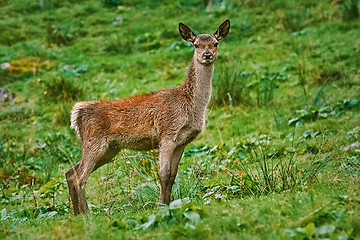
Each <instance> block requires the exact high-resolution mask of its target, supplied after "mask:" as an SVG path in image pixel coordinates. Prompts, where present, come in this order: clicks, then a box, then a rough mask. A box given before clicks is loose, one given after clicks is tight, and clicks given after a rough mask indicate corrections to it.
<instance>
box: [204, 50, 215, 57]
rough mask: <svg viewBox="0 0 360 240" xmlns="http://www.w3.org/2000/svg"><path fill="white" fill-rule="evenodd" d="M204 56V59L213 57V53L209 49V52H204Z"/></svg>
mask: <svg viewBox="0 0 360 240" xmlns="http://www.w3.org/2000/svg"><path fill="white" fill-rule="evenodd" d="M203 58H204V59H212V58H213V55H212V53H211V52H209V51H207V52H204V54H203Z"/></svg>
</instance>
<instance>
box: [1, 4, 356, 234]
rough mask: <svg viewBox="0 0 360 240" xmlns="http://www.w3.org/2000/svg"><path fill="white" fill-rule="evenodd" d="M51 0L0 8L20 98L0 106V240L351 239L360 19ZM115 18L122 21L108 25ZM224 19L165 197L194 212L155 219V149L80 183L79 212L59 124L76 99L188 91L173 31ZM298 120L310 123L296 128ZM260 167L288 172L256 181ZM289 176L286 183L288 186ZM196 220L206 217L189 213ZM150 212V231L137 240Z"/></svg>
mask: <svg viewBox="0 0 360 240" xmlns="http://www.w3.org/2000/svg"><path fill="white" fill-rule="evenodd" d="M44 2H45V5H44V6H43V7H40V6H39V3H38V1H32V2H31V3H27V2H25V1H23V0H15V1H3V2H1V3H0V15H1V16H6V17H4V18H2V19H1V20H0V27H1V29H3V30H2V31H1V32H0V63H3V62H10V63H11V64H12V65H13V66H16V65H17V66H18V70H17V72H16V73H7V72H6V71H5V70H0V71H1V72H0V86H5V87H7V88H9V89H10V90H11V91H12V92H14V93H15V94H16V106H2V107H0V109H1V113H0V120H1V123H0V139H1V140H0V147H1V148H2V149H3V151H2V152H1V153H0V154H1V155H0V157H1V160H0V161H1V162H0V164H1V171H0V179H1V188H2V201H1V203H0V209H6V214H5V210H3V211H2V215H1V216H2V218H3V220H2V221H1V222H0V224H1V225H0V236H1V237H5V238H9V239H14V238H22V239H23V238H44V239H45V238H46V239H49V238H56V239H57V238H75V239H78V238H93V239H98V238H100V237H101V238H160V237H162V236H164V235H165V236H167V237H172V238H181V237H182V238H188V237H190V238H210V239H218V238H224V239H226V238H229V239H232V238H249V239H258V238H264V239H269V238H270V237H271V238H280V237H283V238H291V237H293V238H297V239H303V238H311V237H330V236H331V237H332V238H333V239H336V238H335V237H339V238H341V237H343V238H345V239H346V238H350V239H351V238H355V237H356V236H359V231H360V226H359V222H360V221H359V220H360V217H359V212H360V211H359V210H360V209H359V208H360V204H359V185H358V176H359V174H358V172H359V157H360V156H359V153H358V151H356V148H354V149H350V150H349V151H343V150H342V149H343V147H345V146H349V145H350V144H352V143H354V142H356V141H358V140H359V135H360V130H356V127H359V119H360V113H359V104H358V103H356V102H346V104H343V103H344V100H349V99H357V100H359V99H360V96H359V90H360V89H359V66H360V58H359V56H360V42H359V38H358V33H357V32H358V29H359V27H360V23H359V18H357V19H356V18H355V19H351V16H352V15H351V12H349V11H347V10H346V5H344V4H343V5H340V4H337V3H335V2H332V3H330V1H322V2H320V3H312V2H310V1H305V0H304V1H296V2H295V1H280V0H279V1H269V2H267V1H265V2H264V1H256V0H254V1H246V2H245V3H237V1H227V2H226V4H225V5H221V2H220V1H214V5H213V6H212V7H208V8H206V6H205V5H204V3H203V2H202V1H201V2H195V3H194V2H193V3H188V2H187V1H179V2H173V1H169V2H164V3H160V2H156V1H151V3H142V2H141V1H139V3H138V2H136V1H124V2H123V3H122V4H121V6H122V7H116V6H111V5H104V4H103V3H101V1H83V2H77V1H55V0H54V1H44ZM109 2H111V1H109ZM114 2H115V1H114ZM349 2H351V1H348V2H347V3H349ZM355 2H356V1H355ZM117 16H120V17H121V18H122V19H123V23H121V24H119V25H114V24H112V22H113V21H114V19H115V18H116V17H117ZM226 18H230V19H231V23H232V28H231V32H230V34H229V37H228V38H227V39H226V40H224V41H223V42H222V43H221V45H220V47H219V51H220V53H219V55H220V56H219V59H218V61H217V64H216V70H215V71H216V72H215V76H214V101H213V102H212V104H211V107H210V111H209V117H208V126H207V129H206V130H205V132H204V133H202V134H201V135H200V136H199V137H198V138H197V140H195V141H194V142H193V143H192V144H191V146H189V147H188V148H187V152H186V154H185V157H184V158H183V159H182V162H181V164H180V169H179V175H178V178H177V180H176V184H175V186H174V189H173V198H174V199H180V198H185V197H188V198H190V199H191V202H190V203H187V204H183V205H182V207H179V208H178V207H174V209H170V210H159V209H158V208H157V206H156V202H157V197H158V192H159V189H158V178H157V176H156V171H157V163H156V156H157V153H156V152H155V153H147V154H145V153H142V154H139V153H136V152H130V151H126V152H124V153H121V154H120V155H119V157H117V159H116V161H115V162H114V163H113V164H109V165H108V166H105V167H103V168H102V169H100V170H99V171H97V172H95V173H94V174H93V175H92V177H91V178H90V179H89V182H88V187H87V195H88V198H89V200H90V203H91V204H92V205H93V213H92V214H91V215H90V216H89V217H77V218H75V217H73V216H72V215H71V209H70V208H69V207H68V206H69V203H68V198H67V189H66V186H65V184H64V177H63V172H64V170H65V169H67V168H69V167H70V166H71V165H72V164H74V163H75V162H76V161H78V160H79V157H80V151H79V147H78V145H77V142H76V139H75V137H74V134H73V132H72V131H71V130H70V129H69V128H68V126H69V122H68V121H69V120H68V119H69V111H70V109H71V107H72V105H73V103H74V102H76V101H80V100H89V99H99V98H118V97H124V96H128V95H131V94H136V93H141V92H148V91H154V90H158V89H161V88H164V87H171V86H174V85H178V84H181V82H182V81H183V78H184V75H185V71H186V67H187V65H188V63H189V62H190V59H191V56H192V49H191V47H190V46H188V45H187V44H186V43H184V42H183V41H182V39H181V38H180V37H179V35H178V33H177V24H178V22H180V21H182V22H184V23H186V24H188V25H190V26H191V27H193V29H194V31H195V32H197V33H199V32H204V31H205V32H208V31H211V32H212V31H214V30H215V29H216V27H217V26H218V25H219V24H220V23H221V22H222V21H223V20H224V19H226ZM349 18H350V19H349ZM15 60H16V61H18V62H14V61H15ZM34 64H36V71H35V72H34V71H33V69H34ZM29 66H30V67H29ZM234 74H235V76H236V77H235V78H234V79H235V80H236V82H235V85H233V86H232V87H230V89H229V90H228V91H227V92H225V95H224V94H223V93H222V92H223V91H222V90H223V89H225V87H226V86H229V83H226V81H227V80H228V79H231V76H233V75H234ZM244 76H245V77H244ZM246 76H248V77H246ZM271 76H280V77H279V78H273V79H272V78H271ZM271 79H272V80H271ZM271 84H274V85H271ZM236 93H241V94H239V96H236ZM229 95H230V96H231V97H232V99H233V102H229V101H228V100H229ZM219 99H220V100H219ZM222 102H225V105H226V106H222V105H221V103H222ZM231 103H238V104H236V106H232V104H231ZM341 104H342V105H341ZM310 106H312V107H310ZM325 107H327V109H329V110H326V109H325ZM301 109H302V110H306V111H307V114H303V115H301V113H295V110H301ZM314 109H317V110H318V112H315V113H314V114H312V115H311V110H314ZM324 109H325V110H324ZM319 111H320V112H321V111H322V112H321V113H322V115H319ZM302 113H304V111H302ZM324 114H327V115H328V116H325V115H324ZM321 116H323V117H321ZM295 117H298V118H299V119H298V120H299V122H301V121H302V120H304V124H298V125H297V126H296V127H295V128H294V126H289V125H288V120H290V119H293V118H295ZM354 129H355V130H354ZM307 130H309V131H308V132H306V131H307ZM351 131H352V132H353V133H349V132H351ZM311 133H313V135H312V136H311ZM206 145H208V146H210V147H206ZM213 147H214V148H213ZM357 148H358V147H357ZM210 149H212V150H210ZM293 154H295V155H293ZM293 156H294V157H293ZM292 157H293V159H294V162H292V163H291V164H290V163H289V161H290V160H289V159H292ZM263 158H264V159H265V160H266V162H267V166H268V167H270V168H271V167H272V166H274V165H271V164H274V163H279V162H280V163H281V164H284V165H281V164H279V165H275V166H277V167H275V168H273V171H269V172H266V171H265V172H264V171H262V170H261V166H262V167H264V165H262V164H263ZM286 164H288V165H286ZM322 164H323V165H322ZM279 166H284V167H283V168H281V167H279ZM292 166H294V167H293V168H292ZM318 166H321V167H318ZM287 167H289V168H287ZM295 167H296V168H295ZM317 167H318V168H317ZM281 169H282V170H284V169H288V171H287V172H285V173H284V172H283V173H281V171H280V170H281ZM289 169H290V170H289ZM266 174H270V176H272V177H273V178H274V179H273V180H271V179H270V180H269V179H268V180H269V181H266V180H265V175H266ZM249 176H253V177H254V176H255V178H256V179H257V181H255V182H251V181H249ZM256 176H258V177H256ZM284 176H285V178H286V179H290V180H289V183H290V182H291V181H294V182H295V184H292V185H291V184H290V185H287V186H286V187H284V185H282V184H283V183H284V182H282V181H283V179H284V178H283V177H284ZM306 176H308V177H306ZM292 177H293V178H292ZM286 181H287V180H286ZM267 187H269V188H267ZM282 188H284V190H283V189H282ZM231 189H235V190H231ZM259 189H260V190H259ZM210 192H213V193H214V194H213V195H211V196H208V197H204V195H205V194H206V193H210ZM209 195H210V194H209ZM169 212H171V216H168V215H169ZM193 212H195V213H198V214H199V215H200V219H201V220H200V221H199V222H198V221H197V220H196V219H195V220H194V219H191V217H190V218H186V214H188V213H193ZM152 213H155V214H156V216H157V220H156V223H154V224H153V225H151V226H150V227H149V228H148V229H146V230H141V229H140V230H135V229H136V226H135V225H136V224H137V223H140V224H141V223H146V222H147V221H148V220H147V218H148V217H149V216H150V215H151V214H152ZM51 214H55V216H52V215H51ZM195 215H196V214H195ZM187 216H190V215H189V214H188V215H187ZM143 228H144V226H143ZM192 228H194V229H192Z"/></svg>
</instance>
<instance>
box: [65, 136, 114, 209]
mask: <svg viewBox="0 0 360 240" xmlns="http://www.w3.org/2000/svg"><path fill="white" fill-rule="evenodd" d="M92 142H93V144H91V145H85V144H84V145H83V148H82V156H81V160H80V162H78V163H77V164H76V165H75V166H73V167H72V168H70V169H69V170H67V171H66V173H65V176H66V180H67V183H68V186H69V193H70V198H71V201H72V204H73V207H74V213H75V215H78V214H84V213H88V212H89V207H88V205H87V202H86V198H85V186H86V182H87V179H88V177H89V175H90V174H91V173H92V172H93V171H95V170H96V169H98V168H99V167H101V166H102V165H104V164H106V163H108V162H110V161H111V160H112V159H113V157H114V156H115V155H116V154H117V152H118V149H116V148H113V147H109V146H108V145H107V144H104V142H105V141H99V140H97V141H95V140H94V141H92Z"/></svg>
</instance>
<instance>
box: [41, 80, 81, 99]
mask: <svg viewBox="0 0 360 240" xmlns="http://www.w3.org/2000/svg"><path fill="white" fill-rule="evenodd" d="M43 86H44V99H46V100H50V101H54V102H73V101H75V100H76V99H81V98H82V97H83V95H84V92H83V89H82V87H79V86H78V85H77V84H76V83H75V82H74V81H73V79H69V78H66V77H55V78H52V79H49V80H47V81H44V82H43Z"/></svg>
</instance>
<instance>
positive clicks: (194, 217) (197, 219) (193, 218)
mask: <svg viewBox="0 0 360 240" xmlns="http://www.w3.org/2000/svg"><path fill="white" fill-rule="evenodd" d="M184 216H185V217H186V218H187V219H189V220H190V221H191V222H192V223H194V224H198V223H199V222H200V214H198V213H197V212H184Z"/></svg>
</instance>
